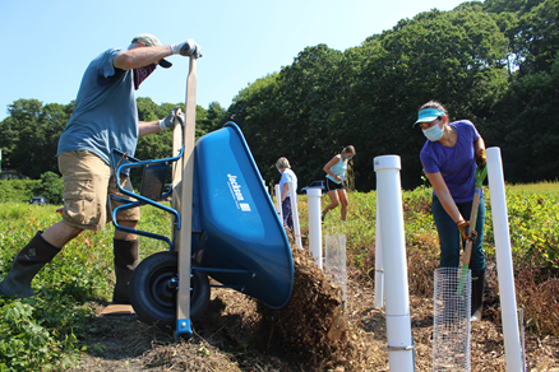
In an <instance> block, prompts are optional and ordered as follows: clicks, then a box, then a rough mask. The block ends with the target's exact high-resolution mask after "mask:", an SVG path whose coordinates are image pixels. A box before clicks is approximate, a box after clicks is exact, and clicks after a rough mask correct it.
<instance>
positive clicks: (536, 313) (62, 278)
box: [0, 182, 559, 371]
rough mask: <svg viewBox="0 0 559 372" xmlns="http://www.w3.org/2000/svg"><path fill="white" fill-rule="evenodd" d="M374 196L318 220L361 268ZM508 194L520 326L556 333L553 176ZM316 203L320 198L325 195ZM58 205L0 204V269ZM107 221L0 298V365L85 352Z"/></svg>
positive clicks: (425, 243) (489, 244)
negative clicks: (25, 287) (16, 295)
mask: <svg viewBox="0 0 559 372" xmlns="http://www.w3.org/2000/svg"><path fill="white" fill-rule="evenodd" d="M431 193H432V190H431V189H429V188H425V187H420V188H417V189H415V190H413V191H406V192H404V193H403V208H404V219H405V221H404V222H405V234H406V247H407V256H408V275H409V283H410V286H409V288H410V291H411V292H414V293H419V294H424V295H425V296H429V295H432V276H433V272H434V270H435V269H436V267H437V266H438V254H439V251H438V238H437V233H436V229H435V226H434V223H433V219H432V216H431V207H430V201H431ZM488 194H489V190H486V195H488ZM375 200H376V194H375V192H370V193H358V192H356V193H351V194H350V205H349V211H348V212H349V213H348V221H347V222H345V223H344V222H342V221H340V218H339V208H338V209H336V210H334V211H332V212H331V213H329V215H328V216H327V220H326V222H325V224H324V228H323V233H324V234H328V233H334V232H337V233H342V234H346V242H347V247H346V248H347V257H348V258H347V260H348V265H353V266H355V267H357V268H358V269H360V270H361V271H362V272H363V273H365V274H370V273H371V272H372V271H373V270H374V250H375V236H376V234H375V218H376V205H375V204H376V202H375ZM507 200H508V212H509V224H510V233H511V240H512V247H513V251H512V256H513V261H514V265H515V275H516V279H517V283H516V286H517V298H518V304H519V306H520V307H522V308H523V309H524V311H525V315H524V316H525V320H526V325H527V331H528V332H538V333H539V334H542V335H545V334H552V335H559V318H558V315H557V314H559V305H558V304H557V301H558V300H557V299H558V298H559V248H558V244H557V243H558V242H559V231H557V229H556V226H557V223H558V222H559V184H558V183H556V182H555V183H542V184H534V185H511V186H508V187H507ZM322 202H323V204H324V205H326V203H327V197H324V198H323V201H322ZM486 203H487V221H486V228H485V232H486V245H485V248H486V252H487V254H488V259H489V260H491V259H494V240H493V228H492V222H491V197H490V195H488V197H487V199H486ZM298 207H299V213H300V221H301V226H302V228H303V229H304V228H305V227H306V226H307V225H308V221H307V203H306V197H305V196H302V197H301V198H300V200H299V204H298ZM56 208H57V206H52V205H50V206H37V205H28V204H24V203H4V204H0V247H1V250H0V278H3V277H4V275H5V274H6V273H7V272H8V269H9V267H10V265H11V262H12V260H13V258H14V256H15V255H16V254H17V252H18V251H19V250H20V249H21V248H22V247H23V246H25V244H26V243H27V242H28V241H29V240H30V239H31V238H32V237H33V236H34V235H35V233H36V232H37V231H39V230H44V229H46V228H48V227H49V226H50V225H52V224H54V223H55V222H57V221H58V220H59V219H60V215H59V214H57V213H55V209H56ZM140 228H141V229H142V230H148V231H153V232H157V233H162V234H168V233H169V232H170V218H169V217H168V216H167V215H165V214H163V213H162V212H160V211H159V210H157V209H154V208H151V207H149V206H147V207H143V208H142V220H141V225H140ZM112 230H113V227H112V226H110V225H108V226H107V229H106V230H105V231H102V232H97V233H93V232H84V233H83V234H82V235H81V236H80V237H78V238H77V239H75V240H74V241H72V242H70V243H69V244H68V245H67V246H66V247H65V248H64V249H63V250H62V252H61V253H60V254H59V255H58V256H57V257H56V258H55V259H54V261H53V262H52V263H51V264H49V265H47V266H46V267H45V268H44V269H43V270H42V271H41V272H40V273H39V275H37V277H36V279H35V280H34V281H33V289H34V290H35V292H36V293H37V294H38V297H37V298H31V299H24V300H14V299H8V298H0V318H1V319H2V322H1V323H0V335H1V336H0V371H31V370H43V371H48V370H60V369H63V368H64V367H65V366H68V365H71V364H72V363H73V362H74V361H75V359H76V358H77V357H78V356H79V355H80V353H82V352H83V351H84V348H85V346H83V345H84V344H85V343H84V338H85V337H86V334H87V329H86V327H87V326H86V324H87V319H89V318H91V317H94V316H96V315H95V312H94V310H93V308H92V307H91V303H92V302H95V303H100V304H107V303H108V301H109V300H110V297H111V293H112V287H113V285H114V275H113V255H112ZM140 239H141V255H142V258H145V257H147V256H149V255H151V254H152V253H154V252H157V251H161V250H165V249H166V247H165V245H164V244H163V243H160V242H158V241H155V240H153V239H147V238H140ZM370 276H371V277H373V276H372V275H370Z"/></svg>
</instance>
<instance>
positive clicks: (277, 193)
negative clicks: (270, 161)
mask: <svg viewBox="0 0 559 372" xmlns="http://www.w3.org/2000/svg"><path fill="white" fill-rule="evenodd" d="M275 190H276V208H277V209H278V213H279V216H280V221H281V224H282V225H283V210H282V209H281V189H280V185H279V184H277V185H276V186H275Z"/></svg>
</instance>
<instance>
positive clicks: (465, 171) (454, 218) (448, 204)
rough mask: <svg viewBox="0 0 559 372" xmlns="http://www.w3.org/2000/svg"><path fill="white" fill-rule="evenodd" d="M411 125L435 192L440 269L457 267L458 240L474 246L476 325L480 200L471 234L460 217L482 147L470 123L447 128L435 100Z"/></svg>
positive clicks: (480, 286) (481, 259) (477, 312)
mask: <svg viewBox="0 0 559 372" xmlns="http://www.w3.org/2000/svg"><path fill="white" fill-rule="evenodd" d="M416 125H419V126H420V127H421V129H422V131H423V134H424V135H425V137H427V141H426V142H425V145H424V146H423V148H422V149H421V153H420V159H421V164H422V165H423V169H424V171H425V173H426V175H427V178H428V179H429V181H430V182H431V185H433V189H434V193H433V204H432V208H433V218H434V220H435V225H436V227H437V231H438V233H439V240H440V245H441V258H440V260H441V262H440V267H458V266H460V247H461V243H462V241H464V242H466V241H468V240H470V241H472V242H473V245H472V252H471V259H470V268H471V270H472V320H479V319H480V318H481V310H482V305H483V291H484V282H485V252H484V251H483V226H484V223H485V202H484V199H483V195H481V199H480V202H479V205H478V212H477V220H476V225H475V231H468V230H469V229H468V226H469V224H468V222H467V221H466V219H465V218H464V216H470V214H471V210H472V204H473V200H474V193H475V188H476V177H475V175H476V169H477V168H478V166H479V167H484V166H485V160H486V156H485V142H484V141H483V138H482V137H481V136H480V135H479V133H478V131H477V129H476V127H475V126H474V124H473V123H472V122H471V121H469V120H459V121H455V122H452V123H449V119H448V112H447V110H446V109H445V108H444V107H443V105H442V104H440V103H439V102H436V101H430V102H427V103H426V104H424V105H423V106H421V108H420V109H419V112H418V119H417V121H416V122H415V123H414V124H413V126H414V127H415V126H416ZM476 163H477V164H476Z"/></svg>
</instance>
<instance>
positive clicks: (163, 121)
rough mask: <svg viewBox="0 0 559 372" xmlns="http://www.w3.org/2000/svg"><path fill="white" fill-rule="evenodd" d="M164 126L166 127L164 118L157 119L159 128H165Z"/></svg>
mask: <svg viewBox="0 0 559 372" xmlns="http://www.w3.org/2000/svg"><path fill="white" fill-rule="evenodd" d="M165 128H167V127H166V126H165V119H163V120H159V130H163V129H165Z"/></svg>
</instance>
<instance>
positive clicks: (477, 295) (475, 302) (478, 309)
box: [471, 269, 485, 322]
mask: <svg viewBox="0 0 559 372" xmlns="http://www.w3.org/2000/svg"><path fill="white" fill-rule="evenodd" d="M484 290H485V269H484V270H480V271H472V317H471V320H472V322H477V321H478V320H481V314H482V312H483V291H484Z"/></svg>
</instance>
